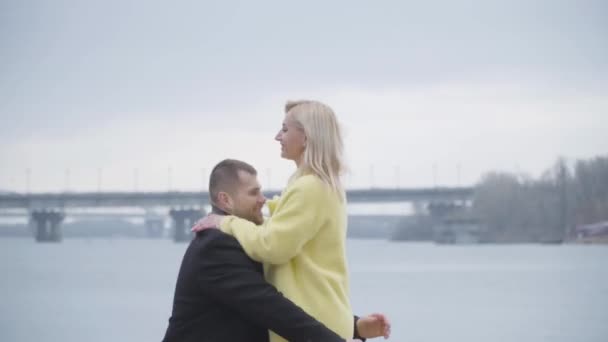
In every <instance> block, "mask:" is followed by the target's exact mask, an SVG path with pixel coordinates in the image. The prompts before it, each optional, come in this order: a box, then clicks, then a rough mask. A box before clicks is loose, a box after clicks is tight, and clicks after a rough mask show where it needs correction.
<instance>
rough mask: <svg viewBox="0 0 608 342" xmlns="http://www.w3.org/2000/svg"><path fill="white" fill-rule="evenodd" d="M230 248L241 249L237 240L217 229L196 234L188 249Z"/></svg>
mask: <svg viewBox="0 0 608 342" xmlns="http://www.w3.org/2000/svg"><path fill="white" fill-rule="evenodd" d="M230 247H232V248H235V247H236V248H239V249H242V247H241V245H240V244H239V242H238V240H237V239H235V238H234V237H233V236H231V235H229V234H226V233H224V232H222V231H221V230H219V229H205V230H203V231H201V232H198V233H196V235H195V236H194V238H193V239H192V241H191V242H190V248H195V249H211V248H230Z"/></svg>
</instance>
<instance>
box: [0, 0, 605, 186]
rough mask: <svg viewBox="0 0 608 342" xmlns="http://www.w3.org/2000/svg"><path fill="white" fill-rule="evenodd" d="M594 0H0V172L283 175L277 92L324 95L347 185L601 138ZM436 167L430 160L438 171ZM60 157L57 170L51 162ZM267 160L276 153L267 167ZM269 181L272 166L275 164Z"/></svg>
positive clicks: (415, 178) (402, 181)
mask: <svg viewBox="0 0 608 342" xmlns="http://www.w3.org/2000/svg"><path fill="white" fill-rule="evenodd" d="M607 17H608V5H606V2H604V1H576V2H575V1H548V0H544V1H533V2H531V1H500V2H499V1H467V2H463V1H447V0H445V1H425V2H421V1H416V2H406V1H390V2H388V1H375V2H370V1H307V2H306V3H303V2H289V1H272V2H251V1H222V2H204V1H190V2H177V1H176V2H167V1H162V2H161V1H143V0H133V1H65V0H64V1H12V2H11V1H3V2H2V3H1V4H0V44H1V45H0V48H1V51H2V53H1V54H0V162H1V165H2V166H1V169H0V189H2V188H4V189H7V188H8V189H15V190H19V191H22V190H23V189H24V184H25V183H24V182H25V181H24V174H25V171H24V170H25V169H27V168H30V169H31V172H32V176H31V189H32V190H35V191H36V190H39V191H57V190H63V189H64V188H65V186H66V181H69V187H70V188H71V189H72V190H90V189H92V188H95V184H96V178H97V172H98V171H97V170H98V169H100V168H101V169H102V170H103V172H102V173H103V184H104V188H105V189H108V190H109V189H132V188H133V187H134V186H135V185H134V183H135V179H134V173H135V171H134V170H135V169H138V171H137V173H138V180H137V183H138V184H137V186H138V187H139V188H140V189H166V188H167V187H168V186H169V185H168V183H169V179H168V173H169V172H168V168H169V167H171V169H172V171H171V173H172V176H171V177H172V179H171V183H172V184H171V186H172V187H175V188H180V189H192V188H197V187H200V186H202V179H203V178H204V175H203V172H204V171H201V169H207V170H208V169H209V168H210V167H211V166H212V165H213V164H214V163H215V162H217V161H218V160H219V159H221V158H224V157H238V158H242V159H245V160H248V161H251V162H252V163H254V165H255V166H256V167H257V168H258V169H260V171H261V176H262V178H263V183H264V185H266V186H268V185H270V186H272V187H280V186H281V185H282V184H283V182H284V180H285V179H286V177H287V175H288V174H289V172H290V170H292V165H291V164H289V163H287V162H285V161H282V160H281V159H280V158H279V155H278V153H279V150H278V148H277V145H276V144H275V143H274V142H273V141H272V137H273V135H274V133H275V131H276V130H277V129H278V127H279V125H280V122H281V120H282V111H281V110H282V106H283V103H284V102H285V100H287V99H293V98H316V99H320V100H323V101H325V102H327V103H328V104H329V105H331V106H332V107H334V109H335V110H336V112H337V114H338V115H339V117H340V120H341V121H342V122H343V124H344V127H345V129H346V131H347V151H348V157H349V161H350V164H351V174H350V176H349V181H350V183H349V184H351V186H369V185H375V186H389V185H395V184H399V185H401V186H425V185H430V184H432V183H433V182H438V183H440V184H446V185H453V184H455V183H456V182H458V178H459V177H458V176H457V174H456V173H457V171H455V170H457V168H458V165H460V170H461V175H460V182H461V183H472V182H475V181H477V180H478V178H479V176H480V175H481V174H482V173H483V172H484V171H488V170H490V169H493V168H500V169H506V170H508V171H515V170H520V171H525V172H530V173H532V174H538V173H539V172H541V171H542V169H543V168H545V167H546V166H548V165H549V164H551V163H552V161H553V160H554V159H555V158H556V157H557V156H558V155H564V156H566V157H569V158H587V157H591V156H593V155H597V154H605V153H607V152H608V138H606V137H605V136H606V134H605V133H603V134H602V132H605V131H608V119H607V116H608V100H607V98H608V96H607V95H608V94H607V90H606V89H608V86H607V85H608V84H607V83H608V24H607V22H606V20H605V18H607ZM433 165H436V166H435V169H436V170H437V176H436V177H433V176H432V171H431V170H432V167H433ZM67 169H69V170H70V171H69V173H70V176H69V180H67V179H66V178H68V177H66V176H65V173H66V170H67ZM267 169H270V170H271V171H270V175H268V173H269V172H268V171H266V170H267ZM269 179H270V180H269Z"/></svg>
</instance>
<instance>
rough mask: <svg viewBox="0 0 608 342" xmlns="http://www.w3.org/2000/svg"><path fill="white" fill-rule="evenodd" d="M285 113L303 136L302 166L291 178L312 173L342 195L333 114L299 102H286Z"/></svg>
mask: <svg viewBox="0 0 608 342" xmlns="http://www.w3.org/2000/svg"><path fill="white" fill-rule="evenodd" d="M285 113H286V114H289V115H291V118H292V119H293V120H294V121H295V122H296V123H297V125H298V126H299V128H301V129H302V130H303V131H304V135H305V136H306V148H305V149H304V155H303V157H302V163H301V164H300V167H299V168H298V170H296V172H295V173H294V175H293V177H294V178H295V177H299V176H301V175H304V174H311V173H312V174H314V175H316V176H317V177H319V178H320V179H321V180H322V181H323V182H324V183H325V184H327V185H328V186H329V187H330V188H331V189H332V190H334V191H336V192H337V193H338V194H339V195H341V196H342V195H343V191H344V189H343V187H342V182H341V181H340V176H341V175H342V173H344V171H345V165H344V161H343V156H342V154H343V151H344V144H343V142H342V133H341V131H340V125H339V123H338V120H337V119H336V115H335V114H334V111H333V110H332V109H331V108H330V107H329V106H327V105H325V104H323V103H321V102H318V101H309V100H302V101H288V102H287V104H286V105H285Z"/></svg>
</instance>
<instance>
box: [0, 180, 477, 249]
mask: <svg viewBox="0 0 608 342" xmlns="http://www.w3.org/2000/svg"><path fill="white" fill-rule="evenodd" d="M279 193H280V192H279V191H276V190H275V191H266V192H265V193H264V195H265V196H266V197H269V198H270V197H273V196H275V195H278V194H279ZM346 196H347V201H348V203H390V202H393V203H394V202H412V203H414V204H415V205H416V206H420V205H421V204H424V203H437V202H443V203H445V202H447V203H453V202H459V201H460V202H466V201H470V200H471V199H472V197H473V188H472V187H449V188H448V187H435V188H409V189H408V188H402V189H380V188H375V189H374V188H372V189H350V190H347V191H346ZM207 205H209V193H208V192H206V191H192V192H177V191H168V192H63V193H31V194H23V193H3V194H0V217H2V216H4V217H10V216H12V217H15V216H18V215H19V212H21V215H22V217H23V216H25V215H27V216H29V217H30V218H31V220H32V221H33V222H34V223H35V224H36V240H37V241H40V242H46V241H55V242H57V241H61V232H60V223H61V222H62V221H63V219H64V218H65V216H66V215H70V212H71V211H72V210H70V209H76V208H151V207H167V208H169V211H168V215H169V216H170V217H171V219H172V221H173V227H174V239H175V240H176V241H183V240H188V239H189V236H190V232H189V231H188V228H189V227H190V226H192V225H193V224H194V222H196V221H197V220H198V219H199V218H200V217H202V216H203V215H204V209H203V208H204V207H205V206H207ZM15 210H18V211H19V212H17V213H15ZM147 221H149V222H147V224H149V225H150V226H151V227H153V230H154V231H156V232H158V230H159V228H158V226H159V224H160V223H159V222H158V219H153V220H147Z"/></svg>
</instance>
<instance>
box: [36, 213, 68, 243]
mask: <svg viewBox="0 0 608 342" xmlns="http://www.w3.org/2000/svg"><path fill="white" fill-rule="evenodd" d="M64 218H65V214H64V213H62V212H59V211H53V210H34V211H32V213H31V219H32V221H33V222H34V225H35V233H34V234H35V237H36V241H37V242H61V239H62V234H61V225H60V224H61V222H62V221H63V219H64Z"/></svg>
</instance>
